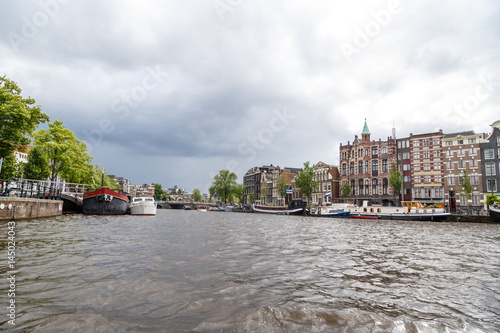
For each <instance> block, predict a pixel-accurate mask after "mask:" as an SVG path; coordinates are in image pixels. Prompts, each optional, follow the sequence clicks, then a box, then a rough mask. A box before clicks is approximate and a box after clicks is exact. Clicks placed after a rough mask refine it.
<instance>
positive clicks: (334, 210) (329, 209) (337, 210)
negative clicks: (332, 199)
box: [311, 206, 350, 217]
mask: <svg viewBox="0 0 500 333" xmlns="http://www.w3.org/2000/svg"><path fill="white" fill-rule="evenodd" d="M349 215H350V213H349V212H348V211H345V210H344V208H343V207H335V206H319V207H315V208H312V209H311V216H318V217H348V216H349Z"/></svg>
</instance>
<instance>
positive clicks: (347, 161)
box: [340, 121, 500, 213]
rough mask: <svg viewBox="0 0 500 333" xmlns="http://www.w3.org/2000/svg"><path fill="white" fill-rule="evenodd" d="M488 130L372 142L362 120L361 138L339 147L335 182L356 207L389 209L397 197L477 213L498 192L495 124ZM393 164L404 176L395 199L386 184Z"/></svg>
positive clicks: (499, 128)
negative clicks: (465, 184)
mask: <svg viewBox="0 0 500 333" xmlns="http://www.w3.org/2000/svg"><path fill="white" fill-rule="evenodd" d="M491 127H492V131H491V133H490V134H485V133H475V132H474V131H464V132H457V133H448V134H445V133H443V132H442V130H440V131H438V132H431V133H423V134H416V135H414V134H410V136H409V137H406V138H399V139H395V138H394V136H393V137H389V138H388V139H387V140H386V141H382V140H380V139H379V140H378V141H374V140H371V138H370V131H369V129H368V125H367V123H366V121H365V125H364V128H363V131H362V133H361V139H359V138H358V137H357V136H355V139H354V141H353V143H352V144H351V143H349V142H348V144H347V145H342V144H341V145H340V169H341V170H340V172H341V175H340V182H341V184H344V183H345V182H348V183H349V184H350V186H351V199H354V200H355V202H357V203H358V204H361V203H362V202H363V201H365V200H366V201H369V202H370V203H371V204H381V205H394V204H395V203H396V198H397V199H401V200H416V201H420V202H423V203H426V204H433V203H444V204H445V205H447V206H448V207H449V208H450V210H451V211H452V212H455V211H457V210H465V209H467V206H469V209H471V210H472V211H473V212H475V213H481V212H482V211H483V209H485V208H486V207H485V201H486V196H487V195H489V194H495V195H498V194H499V192H498V187H497V186H498V183H499V182H500V163H499V156H500V121H496V122H495V123H493V124H492V125H491ZM393 163H395V164H396V165H397V168H398V170H399V171H400V172H401V173H402V175H403V188H402V193H401V194H400V195H399V194H395V193H393V190H392V187H391V186H390V183H389V178H390V174H391V169H392V167H393V165H394V164H393ZM464 171H465V172H466V174H467V177H468V178H469V181H470V183H471V185H472V194H471V197H469V198H466V196H465V195H464V194H463V193H462V186H461V179H462V177H463V175H464Z"/></svg>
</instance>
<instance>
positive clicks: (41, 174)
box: [24, 146, 50, 180]
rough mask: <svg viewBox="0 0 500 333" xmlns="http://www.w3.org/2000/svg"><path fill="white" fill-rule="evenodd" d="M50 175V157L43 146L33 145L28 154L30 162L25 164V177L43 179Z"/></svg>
mask: <svg viewBox="0 0 500 333" xmlns="http://www.w3.org/2000/svg"><path fill="white" fill-rule="evenodd" d="M49 176H50V167H49V158H48V157H47V154H46V153H45V151H44V150H43V147H42V146H33V147H32V148H31V150H30V152H29V155H28V163H26V165H25V166H24V177H25V178H28V179H36V180H42V179H47V178H48V177H49Z"/></svg>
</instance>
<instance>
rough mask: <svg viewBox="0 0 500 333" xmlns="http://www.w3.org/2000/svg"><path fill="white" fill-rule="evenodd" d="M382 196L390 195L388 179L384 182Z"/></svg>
mask: <svg viewBox="0 0 500 333" xmlns="http://www.w3.org/2000/svg"><path fill="white" fill-rule="evenodd" d="M382 194H389V180H388V179H387V178H384V180H383V181H382Z"/></svg>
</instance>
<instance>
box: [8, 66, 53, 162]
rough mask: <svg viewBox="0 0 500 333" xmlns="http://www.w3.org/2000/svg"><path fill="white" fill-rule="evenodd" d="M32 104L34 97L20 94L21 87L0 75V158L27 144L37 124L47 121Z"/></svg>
mask: <svg viewBox="0 0 500 333" xmlns="http://www.w3.org/2000/svg"><path fill="white" fill-rule="evenodd" d="M34 104H35V100H34V99H32V98H23V97H22V96H21V89H20V88H19V87H18V85H17V84H16V83H15V82H14V81H11V80H9V79H7V78H6V77H5V76H3V77H0V158H5V157H7V156H9V155H12V153H13V151H14V149H17V148H18V147H19V146H23V145H28V144H29V143H30V142H31V139H30V138H29V137H30V136H32V135H33V132H34V131H35V130H36V128H37V127H38V125H39V124H41V123H44V122H47V121H49V117H48V116H47V115H46V114H45V113H42V108H41V107H40V106H38V105H36V106H34Z"/></svg>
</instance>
